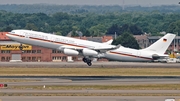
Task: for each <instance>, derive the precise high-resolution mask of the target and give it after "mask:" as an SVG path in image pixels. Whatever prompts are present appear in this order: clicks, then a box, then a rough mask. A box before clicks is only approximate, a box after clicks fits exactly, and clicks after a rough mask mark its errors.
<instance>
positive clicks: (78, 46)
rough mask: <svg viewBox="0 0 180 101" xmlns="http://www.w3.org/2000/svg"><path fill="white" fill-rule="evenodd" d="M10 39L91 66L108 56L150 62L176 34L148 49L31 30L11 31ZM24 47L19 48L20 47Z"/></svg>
mask: <svg viewBox="0 0 180 101" xmlns="http://www.w3.org/2000/svg"><path fill="white" fill-rule="evenodd" d="M6 36H7V37H9V38H10V39H12V40H14V41H17V42H20V43H23V44H30V45H36V46H41V47H46V48H51V49H56V50H60V51H62V52H63V53H64V54H66V55H69V56H72V55H73V56H78V55H80V56H83V59H82V60H83V61H84V62H85V63H87V65H88V66H91V65H92V58H106V59H110V60H115V61H131V62H151V61H154V60H157V59H160V58H162V57H167V56H168V55H166V54H164V53H165V51H166V50H167V48H168V47H169V45H170V44H171V42H172V41H173V39H174V38H175V34H171V33H168V34H166V35H165V36H163V37H162V38H160V39H159V40H158V41H156V42H155V43H153V44H152V45H150V46H149V47H147V48H145V49H140V50H137V49H132V48H126V47H123V46H121V45H117V46H116V45H111V43H112V40H110V41H108V42H106V43H99V42H93V41H87V40H82V39H75V38H71V37H65V36H59V35H54V34H49V33H44V32H38V31H32V30H24V29H19V30H12V31H11V32H9V33H7V34H6ZM21 48H22V47H20V49H21Z"/></svg>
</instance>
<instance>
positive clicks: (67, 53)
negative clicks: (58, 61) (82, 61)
mask: <svg viewBox="0 0 180 101" xmlns="http://www.w3.org/2000/svg"><path fill="white" fill-rule="evenodd" d="M63 52H64V54H66V55H78V54H79V52H78V51H76V50H72V49H64V50H63Z"/></svg>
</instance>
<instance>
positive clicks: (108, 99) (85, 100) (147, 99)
mask: <svg viewBox="0 0 180 101" xmlns="http://www.w3.org/2000/svg"><path fill="white" fill-rule="evenodd" d="M165 99H176V101H179V99H180V97H172V96H162V97H159V96H157V97H152V96H90V97H89V96H77V97H73V96H55V97H51V96H47V97H46V96H38V97H37V96H33V97H32V96H27V97H24V96H21V97H12V96H11V97H9V96H8V97H0V100H1V101H165Z"/></svg>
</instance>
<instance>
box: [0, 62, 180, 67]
mask: <svg viewBox="0 0 180 101" xmlns="http://www.w3.org/2000/svg"><path fill="white" fill-rule="evenodd" d="M0 67H57V68H58V67H59V68H64V67H79V68H87V67H92V68H96V67H115V68H122V67H127V68H128V67H129V68H132V67H142V68H147V67H154V68H157V67H163V68H169V67H176V68H180V63H159V62H158V63H154V62H153V63H149V62H93V63H92V66H87V64H85V63H83V62H0Z"/></svg>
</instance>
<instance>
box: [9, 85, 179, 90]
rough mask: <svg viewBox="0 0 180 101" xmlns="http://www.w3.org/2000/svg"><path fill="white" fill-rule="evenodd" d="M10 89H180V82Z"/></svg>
mask: <svg viewBox="0 0 180 101" xmlns="http://www.w3.org/2000/svg"><path fill="white" fill-rule="evenodd" d="M8 88H10V89H14V90H15V89H21V90H22V89H33V90H180V84H139V85H47V86H46V88H43V86H38V85H37V86H36V85H34V86H32V85H31V86H22V85H21V86H9V87H8Z"/></svg>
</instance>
